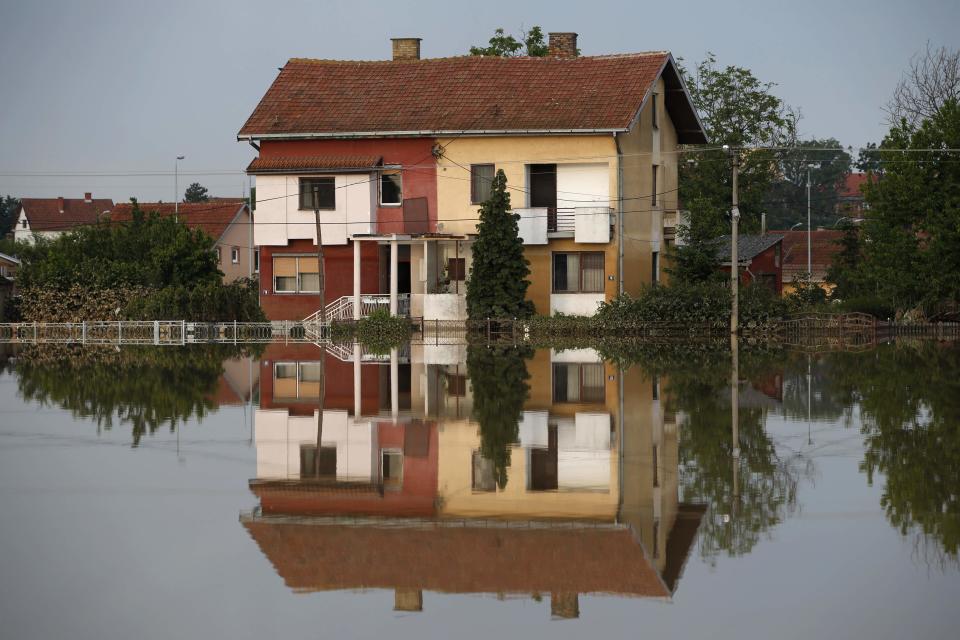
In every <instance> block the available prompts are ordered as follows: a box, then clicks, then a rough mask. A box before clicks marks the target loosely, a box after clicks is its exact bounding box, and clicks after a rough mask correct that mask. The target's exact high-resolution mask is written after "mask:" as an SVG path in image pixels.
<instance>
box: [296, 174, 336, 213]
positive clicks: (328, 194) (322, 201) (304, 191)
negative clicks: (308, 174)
mask: <svg viewBox="0 0 960 640" xmlns="http://www.w3.org/2000/svg"><path fill="white" fill-rule="evenodd" d="M314 190H316V202H314ZM336 208H337V189H336V184H335V181H334V179H333V178H300V209H301V210H305V211H313V210H314V209H321V210H324V211H332V210H333V209H336Z"/></svg>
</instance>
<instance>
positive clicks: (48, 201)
mask: <svg viewBox="0 0 960 640" xmlns="http://www.w3.org/2000/svg"><path fill="white" fill-rule="evenodd" d="M111 209H113V200H110V199H107V198H97V199H94V198H93V194H91V193H89V192H88V193H85V194H83V199H80V198H63V197H59V198H21V199H20V215H19V216H18V217H17V224H16V227H15V228H14V232H13V237H14V238H15V239H16V240H18V241H21V242H31V243H32V242H33V241H34V237H35V236H36V237H43V238H50V239H52V238H56V237H57V236H59V235H60V234H61V233H63V232H65V231H70V230H71V229H74V228H75V227H78V226H81V225H85V224H93V223H95V222H96V221H97V220H98V219H99V218H100V216H102V215H103V214H105V213H109V212H110V210H111Z"/></svg>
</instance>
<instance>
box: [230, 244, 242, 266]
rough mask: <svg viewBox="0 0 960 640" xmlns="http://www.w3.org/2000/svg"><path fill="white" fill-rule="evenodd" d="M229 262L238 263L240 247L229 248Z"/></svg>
mask: <svg viewBox="0 0 960 640" xmlns="http://www.w3.org/2000/svg"><path fill="white" fill-rule="evenodd" d="M230 262H232V263H233V264H240V249H238V248H236V247H233V248H232V249H230Z"/></svg>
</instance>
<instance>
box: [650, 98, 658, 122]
mask: <svg viewBox="0 0 960 640" xmlns="http://www.w3.org/2000/svg"><path fill="white" fill-rule="evenodd" d="M658 97H659V96H658V95H657V94H655V93H654V94H652V95H651V96H650V106H651V113H652V114H653V128H654V129H659V128H660V114H659V113H658V112H657V98H658Z"/></svg>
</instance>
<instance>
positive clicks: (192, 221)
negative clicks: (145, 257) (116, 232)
mask: <svg viewBox="0 0 960 640" xmlns="http://www.w3.org/2000/svg"><path fill="white" fill-rule="evenodd" d="M139 204H140V210H141V211H143V212H144V213H151V212H154V211H156V212H157V213H159V214H160V216H161V217H170V216H172V215H173V213H174V205H173V203H172V202H141V203H139ZM245 206H246V203H244V202H243V200H240V199H239V198H238V199H236V200H232V201H224V200H220V199H218V200H216V201H214V202H181V203H180V207H179V210H180V211H179V218H180V220H182V221H183V222H184V223H185V224H186V225H187V226H188V227H190V228H191V229H202V230H203V231H206V232H207V234H209V235H210V236H211V237H213V239H215V240H218V239H219V238H220V236H222V235H223V232H224V231H226V230H227V227H229V226H230V223H231V222H233V219H234V218H236V217H237V214H238V213H239V212H240V208H241V207H245ZM132 219H133V205H132V204H130V203H124V204H118V205H116V206H115V207H114V208H113V211H111V212H110V220H111V221H113V222H129V221H130V220H132Z"/></svg>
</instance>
